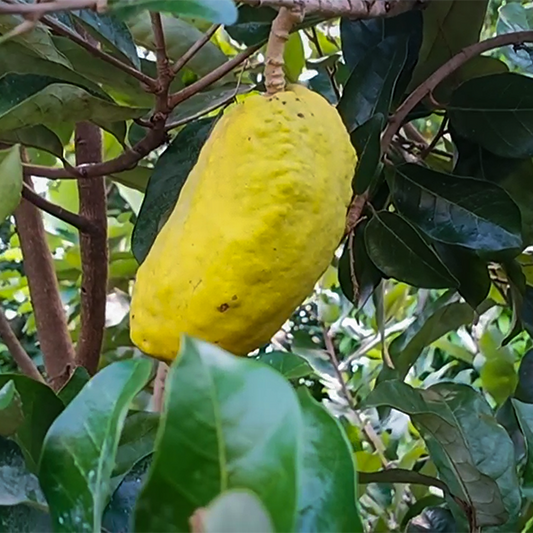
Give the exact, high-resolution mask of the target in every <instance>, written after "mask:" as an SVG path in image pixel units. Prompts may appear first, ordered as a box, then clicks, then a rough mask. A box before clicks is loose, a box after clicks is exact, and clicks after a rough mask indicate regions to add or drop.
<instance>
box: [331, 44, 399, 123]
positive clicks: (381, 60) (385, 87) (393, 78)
mask: <svg viewBox="0 0 533 533" xmlns="http://www.w3.org/2000/svg"><path fill="white" fill-rule="evenodd" d="M407 42H408V39H407V37H406V36H402V38H401V39H400V40H398V39H397V38H396V37H388V38H386V39H383V41H381V42H380V43H379V44H378V45H377V46H376V47H375V48H374V49H373V50H372V52H371V53H369V54H368V55H366V56H365V57H364V58H363V59H362V60H361V61H359V62H358V63H357V65H356V66H355V68H354V69H353V70H352V72H351V74H350V77H349V79H348V81H347V82H346V85H345V86H344V90H343V93H342V96H341V99H340V101H339V104H338V106H337V111H338V112H339V114H340V116H341V117H342V120H343V122H344V124H345V125H346V128H347V129H348V131H349V132H350V133H351V132H352V131H353V130H355V129H356V128H357V127H359V126H361V125H362V124H364V123H365V122H366V121H367V120H368V119H370V118H371V117H373V116H374V115H376V114H377V113H381V114H383V115H384V116H388V115H389V108H390V105H391V100H392V95H393V92H394V87H395V85H396V82H397V80H398V76H399V75H400V73H401V72H402V69H403V67H404V65H405V62H406V60H407Z"/></svg>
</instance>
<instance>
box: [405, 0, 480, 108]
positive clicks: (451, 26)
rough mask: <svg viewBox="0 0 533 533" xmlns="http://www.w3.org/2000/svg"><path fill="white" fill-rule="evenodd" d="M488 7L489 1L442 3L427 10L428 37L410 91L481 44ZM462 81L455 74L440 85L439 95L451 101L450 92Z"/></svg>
mask: <svg viewBox="0 0 533 533" xmlns="http://www.w3.org/2000/svg"><path fill="white" fill-rule="evenodd" d="M487 4H488V0H480V1H476V2H471V1H470V2H468V1H467V2H465V1H464V0H439V2H434V3H432V4H430V5H428V6H427V8H426V9H424V12H423V17H424V38H423V41H422V47H421V49H420V55H419V60H418V64H417V66H416V68H415V71H414V73H413V79H412V81H411V83H410V85H409V87H408V89H407V91H408V92H411V91H412V90H413V89H415V88H416V87H417V86H418V85H419V84H420V83H422V82H423V81H424V80H426V79H427V78H429V76H430V75H431V74H433V72H435V71H436V70H437V69H438V68H439V67H440V66H442V65H443V64H444V63H446V62H447V61H449V60H450V59H451V58H452V57H454V56H455V55H457V54H458V53H459V52H460V51H461V50H462V49H463V48H465V47H466V46H469V45H471V44H474V43H476V42H478V41H479V36H480V33H481V28H482V26H483V22H484V20H485V14H486V12H487ZM461 81H462V78H461V72H460V71H456V72H455V73H452V74H451V75H450V76H447V77H446V80H445V81H444V82H443V83H441V84H440V86H439V87H438V92H437V93H436V95H435V96H436V97H437V98H444V99H447V98H446V97H447V95H448V94H449V92H450V91H451V90H452V89H453V88H454V87H456V86H457V85H458V84H459V83H460V82H461Z"/></svg>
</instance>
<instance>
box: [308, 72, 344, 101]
mask: <svg viewBox="0 0 533 533" xmlns="http://www.w3.org/2000/svg"><path fill="white" fill-rule="evenodd" d="M307 66H308V68H310V69H312V70H316V71H317V74H316V76H313V77H312V78H311V79H310V80H309V81H308V86H309V89H311V90H312V91H315V92H316V93H318V94H320V95H322V96H323V97H324V98H325V99H326V100H327V101H328V102H329V103H330V104H331V105H337V103H338V98H337V93H336V91H335V88H334V86H333V82H332V81H331V76H330V74H329V72H328V71H327V69H326V67H324V66H319V65H316V66H315V65H313V64H311V62H310V61H308V65H307Z"/></svg>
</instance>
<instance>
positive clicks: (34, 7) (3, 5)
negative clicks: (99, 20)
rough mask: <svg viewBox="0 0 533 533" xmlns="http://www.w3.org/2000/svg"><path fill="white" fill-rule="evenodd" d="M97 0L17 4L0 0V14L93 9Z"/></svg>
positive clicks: (36, 13)
mask: <svg viewBox="0 0 533 533" xmlns="http://www.w3.org/2000/svg"><path fill="white" fill-rule="evenodd" d="M96 6H97V0H58V1H55V2H43V3H35V4H18V3H13V4H11V3H8V2H1V1H0V14H2V15H38V16H40V15H44V14H45V13H58V12H60V11H71V10H74V9H95V8H96Z"/></svg>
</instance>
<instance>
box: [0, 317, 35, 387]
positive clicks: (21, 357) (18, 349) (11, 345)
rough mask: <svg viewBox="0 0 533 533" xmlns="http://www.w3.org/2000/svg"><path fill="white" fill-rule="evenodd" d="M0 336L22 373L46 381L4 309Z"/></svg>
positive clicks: (0, 321)
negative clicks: (19, 338)
mask: <svg viewBox="0 0 533 533" xmlns="http://www.w3.org/2000/svg"><path fill="white" fill-rule="evenodd" d="M0 338H1V339H2V340H3V341H4V344H5V345H6V346H7V349H8V350H9V353H10V354H11V355H12V356H13V359H14V361H15V363H17V365H18V367H19V368H20V370H21V371H22V373H23V374H25V375H26V376H28V377H29V378H32V379H34V380H35V381H40V382H42V383H44V379H43V376H42V375H41V373H40V372H39V370H38V369H37V367H36V366H35V363H34V362H33V361H32V358H31V357H30V356H29V355H28V352H27V351H26V350H25V349H24V347H23V346H22V344H20V341H19V340H18V339H17V336H16V335H15V333H14V331H13V330H12V329H11V325H10V324H9V320H8V319H7V317H6V315H5V313H4V311H3V310H2V309H0Z"/></svg>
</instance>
